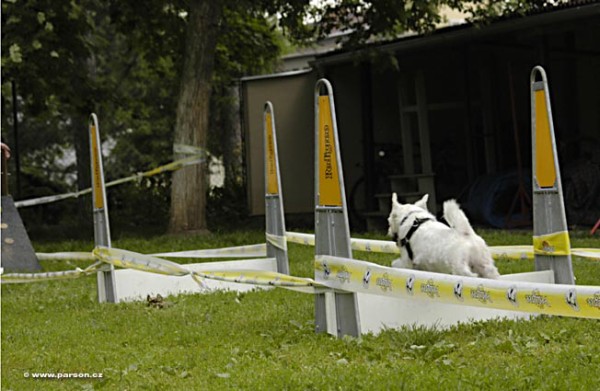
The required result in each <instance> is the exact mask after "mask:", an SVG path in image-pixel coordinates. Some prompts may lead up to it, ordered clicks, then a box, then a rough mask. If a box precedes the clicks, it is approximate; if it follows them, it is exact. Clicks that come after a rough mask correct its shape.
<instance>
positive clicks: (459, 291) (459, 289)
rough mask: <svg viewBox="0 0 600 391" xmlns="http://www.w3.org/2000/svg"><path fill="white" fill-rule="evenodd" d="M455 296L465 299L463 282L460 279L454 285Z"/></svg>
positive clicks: (461, 299) (458, 298)
mask: <svg viewBox="0 0 600 391" xmlns="http://www.w3.org/2000/svg"><path fill="white" fill-rule="evenodd" d="M454 297H456V299H457V300H459V301H464V298H463V282H462V280H460V281H459V282H457V283H456V285H454Z"/></svg>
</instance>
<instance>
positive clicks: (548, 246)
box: [542, 240, 555, 253]
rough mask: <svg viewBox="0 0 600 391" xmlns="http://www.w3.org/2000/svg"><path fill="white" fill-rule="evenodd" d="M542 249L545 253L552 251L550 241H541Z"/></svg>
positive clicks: (552, 247)
mask: <svg viewBox="0 0 600 391" xmlns="http://www.w3.org/2000/svg"><path fill="white" fill-rule="evenodd" d="M542 250H544V251H545V252H547V253H553V252H554V250H555V248H554V246H552V245H551V244H550V243H548V242H547V241H546V240H544V241H543V242H542Z"/></svg>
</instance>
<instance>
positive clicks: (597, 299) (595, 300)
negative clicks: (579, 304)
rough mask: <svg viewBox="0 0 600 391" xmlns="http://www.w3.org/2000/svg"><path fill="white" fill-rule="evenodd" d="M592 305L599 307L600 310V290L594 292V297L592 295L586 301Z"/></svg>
mask: <svg viewBox="0 0 600 391" xmlns="http://www.w3.org/2000/svg"><path fill="white" fill-rule="evenodd" d="M585 302H586V303H587V304H588V305H589V306H590V307H594V308H598V309H599V310H600V292H598V293H594V297H590V298H589V299H586V301H585Z"/></svg>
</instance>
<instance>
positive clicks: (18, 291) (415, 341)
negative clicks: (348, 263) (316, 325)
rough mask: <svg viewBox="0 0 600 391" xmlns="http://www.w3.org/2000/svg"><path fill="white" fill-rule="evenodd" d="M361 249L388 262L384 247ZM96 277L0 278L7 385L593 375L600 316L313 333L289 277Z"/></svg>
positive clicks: (502, 384)
mask: <svg viewBox="0 0 600 391" xmlns="http://www.w3.org/2000/svg"><path fill="white" fill-rule="evenodd" d="M529 235H530V234H529V233H527V232H517V233H515V232H509V233H507V232H500V231H483V236H484V237H485V238H486V240H487V241H488V243H489V244H493V245H499V244H527V243H529V242H530V240H531V239H530V236H529ZM372 237H375V238H378V239H383V238H382V237H378V236H372ZM263 240H264V234H263V233H261V232H259V231H251V232H234V233H228V234H219V235H207V236H202V237H185V238H181V237H170V236H160V237H153V238H143V239H141V238H138V239H136V238H127V239H123V240H117V241H115V242H114V243H113V245H114V246H115V247H118V248H124V249H128V250H132V251H139V252H144V253H152V252H159V251H172V250H187V249H199V248H212V247H222V246H232V245H241V244H252V243H259V242H262V241H263ZM572 245H573V246H574V247H600V240H599V239H593V238H592V239H590V238H588V237H586V236H585V235H584V234H579V233H575V234H574V235H572ZM34 246H35V248H36V250H37V251H40V252H52V251H89V250H91V248H92V247H93V244H92V243H91V242H79V241H77V242H74V241H71V242H62V243H34ZM312 254H313V249H312V248H307V247H303V246H299V245H293V244H291V245H290V267H291V271H292V274H294V275H297V276H312V273H313V272H312ZM355 257H356V258H360V259H365V260H368V261H372V262H378V263H382V264H389V262H390V261H391V259H392V257H391V256H389V255H383V254H367V253H357V254H355ZM497 264H498V267H499V269H500V271H501V272H502V273H512V272H519V271H529V270H533V264H532V262H531V261H509V260H501V261H498V262H497ZM84 265H85V264H84V263H81V264H80V263H77V262H75V263H67V262H52V263H51V262H46V263H44V265H43V266H44V269H45V270H67V269H72V268H74V267H75V266H84ZM574 269H575V274H576V277H577V279H578V280H577V281H578V283H579V284H590V285H600V262H596V261H589V260H583V259H578V258H575V259H574ZM95 289H96V280H95V277H93V276H89V277H85V278H81V279H78V280H71V281H60V282H44V283H35V284H22V285H3V286H2V331H1V333H2V359H1V360H2V389H3V390H35V389H40V390H46V389H53V390H54V389H57V390H91V389H97V390H167V389H168V390H223V389H255V390H262V389H269V390H271V389H273V390H278V389H291V390H328V389H342V390H379V389H394V390H396V389H398V390H403V389H407V390H423V389H431V390H437V389H449V390H454V389H461V390H462V389H465V390H482V389H484V390H487V389H491V390H496V389H497V390H539V389H542V390H544V389H547V390H562V389H572V390H598V389H600V342H598V341H600V322H598V321H595V320H585V319H573V318H559V317H539V318H537V319H535V320H533V321H529V322H522V321H520V322H516V321H492V322H485V323H475V324H463V325H459V326H456V327H453V328H451V329H449V330H445V331H434V330H431V329H425V328H413V329H408V328H407V329H404V330H400V331H397V330H387V331H384V332H383V333H381V334H379V335H378V336H373V335H366V336H363V337H362V338H361V339H353V338H344V339H341V340H338V339H335V338H333V337H330V336H328V335H323V334H315V333H314V331H313V319H314V314H313V311H314V298H313V297H312V296H310V295H306V294H301V293H297V292H292V291H287V290H283V289H274V290H271V291H257V292H250V293H246V294H236V293H231V292H228V293H215V294H209V295H186V296H179V297H169V298H167V300H168V301H169V302H170V304H171V305H169V306H167V307H166V308H155V307H149V306H148V305H147V304H146V303H121V304H117V305H111V304H102V305H100V304H98V303H97V302H96V290H95ZM457 308H458V307H457ZM25 372H29V373H34V372H88V373H98V372H100V373H102V374H103V379H101V380H92V379H77V380H75V379H67V380H36V379H32V378H25V377H24V373H25Z"/></svg>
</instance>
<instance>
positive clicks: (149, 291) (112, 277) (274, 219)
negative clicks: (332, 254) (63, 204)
mask: <svg viewBox="0 0 600 391" xmlns="http://www.w3.org/2000/svg"><path fill="white" fill-rule="evenodd" d="M264 134H265V137H264V139H265V193H266V194H265V219H266V255H267V258H262V259H243V260H234V261H223V262H203V263H194V264H189V265H185V267H186V268H187V269H189V270H192V271H198V272H210V271H214V270H219V271H234V270H253V271H258V272H279V273H283V274H289V265H288V255H287V243H286V242H285V241H284V242H283V244H281V243H278V242H277V240H274V239H273V238H276V237H282V236H284V234H285V222H284V214H283V201H282V195H281V194H282V193H281V179H280V176H279V161H278V157H277V136H276V130H275V114H274V111H273V106H272V105H271V103H270V102H267V103H266V104H265V109H264ZM90 136H91V142H90V150H91V156H92V159H91V162H92V166H91V167H92V178H93V186H92V202H93V205H94V240H95V244H96V246H104V247H111V240H110V227H109V219H108V209H107V202H106V187H105V185H104V173H103V168H102V153H101V149H100V146H101V143H100V136H99V127H98V119H97V117H96V115H95V114H92V115H91V118H90ZM246 247H247V248H238V249H237V250H240V249H241V250H242V251H246V250H247V251H248V252H249V253H250V252H251V251H252V256H255V255H257V249H256V246H246ZM234 250H235V249H234ZM258 250H259V251H258V253H260V252H261V251H262V249H258ZM204 252H205V253H206V255H208V256H210V254H211V251H210V250H208V251H206V250H205V251H204ZM213 253H214V254H213V255H215V256H216V257H220V256H224V255H227V254H226V253H227V251H225V252H223V251H221V252H219V253H217V252H214V251H213ZM185 255H190V253H189V252H186V253H184V254H174V253H163V254H162V256H175V257H177V256H185ZM249 256H250V254H249ZM255 288H256V286H252V285H249V284H242V283H236V282H230V281H217V280H211V279H205V280H204V281H203V284H202V285H200V284H198V283H197V282H196V281H194V279H192V278H190V277H189V276H184V277H179V276H169V275H162V274H154V273H148V272H147V271H143V270H134V269H115V268H114V266H113V265H103V266H102V269H101V270H100V271H99V272H98V301H99V302H111V303H116V302H119V301H133V300H143V299H145V298H146V297H147V296H148V295H151V296H152V295H157V294H160V295H162V296H165V295H176V294H182V293H206V292H210V291H213V290H232V291H238V292H245V291H248V290H252V289H255ZM260 289H270V288H269V287H266V286H261V287H260Z"/></svg>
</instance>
